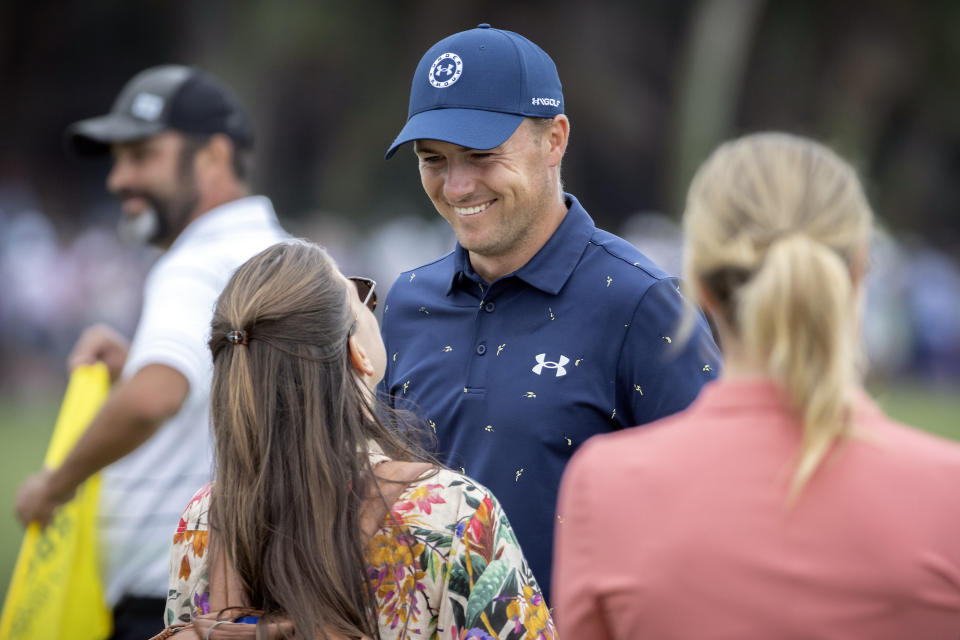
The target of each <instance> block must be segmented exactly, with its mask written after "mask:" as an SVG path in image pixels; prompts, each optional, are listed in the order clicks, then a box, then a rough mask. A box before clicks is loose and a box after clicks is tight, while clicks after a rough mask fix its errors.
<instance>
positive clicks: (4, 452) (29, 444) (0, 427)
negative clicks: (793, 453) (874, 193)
mask: <svg viewBox="0 0 960 640" xmlns="http://www.w3.org/2000/svg"><path fill="white" fill-rule="evenodd" d="M870 394H871V395H872V396H873V397H874V399H876V401H877V402H878V404H879V405H880V406H881V407H882V408H883V409H884V410H885V411H886V412H887V413H888V414H890V415H891V416H893V417H894V418H896V419H898V420H901V421H903V422H906V423H909V424H913V425H916V426H918V427H921V428H923V429H926V430H928V431H930V432H932V433H937V434H940V435H942V436H945V437H948V438H952V439H954V440H960V393H958V392H957V390H956V389H953V390H951V389H935V390H930V389H925V388H924V387H923V386H922V385H920V384H918V383H898V384H893V383H882V384H874V385H871V386H870ZM59 402H60V399H59V398H54V397H44V396H39V397H35V398H31V399H22V398H21V399H10V398H6V399H3V398H0V487H2V490H0V601H2V599H3V598H5V597H6V593H7V586H8V584H9V581H10V577H11V575H12V573H13V565H14V563H15V562H16V558H17V554H18V553H19V551H20V541H21V540H22V538H23V529H22V528H21V527H20V525H19V523H18V522H17V520H16V518H15V517H14V515H13V501H14V493H15V492H16V489H17V487H18V486H19V484H20V482H21V481H22V480H23V478H25V477H26V476H27V475H28V474H29V473H31V472H32V471H34V470H36V469H38V468H39V467H40V464H41V463H42V461H43V456H44V453H45V451H46V446H47V442H48V441H49V439H50V434H51V432H52V431H53V423H54V420H55V419H56V416H57V411H58V410H59ZM171 526H173V525H171Z"/></svg>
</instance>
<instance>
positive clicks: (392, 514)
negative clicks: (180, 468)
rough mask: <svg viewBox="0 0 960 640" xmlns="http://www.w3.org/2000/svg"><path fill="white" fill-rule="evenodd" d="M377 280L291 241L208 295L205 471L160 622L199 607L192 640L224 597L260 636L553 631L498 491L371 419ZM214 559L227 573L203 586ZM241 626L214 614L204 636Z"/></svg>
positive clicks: (376, 366) (177, 549)
mask: <svg viewBox="0 0 960 640" xmlns="http://www.w3.org/2000/svg"><path fill="white" fill-rule="evenodd" d="M374 286H375V283H373V281H371V280H367V279H364V278H350V279H348V278H345V277H344V276H343V275H341V274H340V273H339V271H338V270H337V268H336V266H335V265H334V264H333V262H332V260H331V259H330V258H329V257H328V256H327V255H326V253H325V252H324V251H323V250H322V249H320V248H319V247H317V246H315V245H312V244H308V243H305V242H294V243H288V244H278V245H275V246H273V247H271V248H269V249H267V250H266V251H264V252H262V253H260V254H259V255H257V256H255V257H254V258H252V259H251V260H249V261H248V262H247V263H245V264H244V265H243V266H241V267H240V268H239V269H238V270H237V272H236V273H235V274H234V276H233V278H232V279H231V281H230V283H229V284H228V285H227V287H226V289H225V290H224V292H223V294H222V295H221V296H220V299H219V300H218V302H217V307H216V311H215V314H214V319H213V324H212V330H211V338H210V348H211V350H212V351H213V359H214V375H213V388H212V393H211V400H212V423H213V431H214V436H215V440H216V472H215V478H216V480H215V482H214V483H213V484H212V485H208V486H207V487H204V488H203V489H202V490H201V491H199V492H198V493H197V495H196V496H195V497H194V499H193V501H192V502H191V503H190V505H189V506H188V507H187V509H186V511H185V513H184V515H183V518H182V519H181V521H180V526H179V527H178V529H177V533H176V535H175V538H174V546H173V551H172V555H171V573H170V597H169V600H168V603H167V612H166V620H165V622H166V623H167V624H168V625H172V624H175V623H177V622H189V621H191V620H197V619H199V620H201V621H202V622H203V623H202V625H199V624H198V627H197V628H198V629H199V630H200V632H201V637H202V634H203V633H207V629H209V628H210V626H211V619H216V620H232V618H231V617H229V615H228V614H229V612H223V613H220V609H221V608H223V606H225V605H245V606H249V607H252V608H255V609H258V610H260V611H261V612H262V613H261V615H260V616H259V621H258V622H257V627H260V628H261V629H262V630H263V631H266V632H269V633H270V634H272V635H271V636H270V637H275V636H283V637H286V636H285V635H284V634H286V633H291V632H293V631H295V637H298V638H314V637H327V638H343V637H347V638H360V637H368V638H411V639H419V638H436V637H439V636H440V635H441V634H442V637H443V638H507V637H517V636H516V634H518V633H520V634H523V633H526V634H527V636H526V637H530V638H541V637H543V638H552V637H553V623H552V621H551V619H550V615H549V612H548V610H547V608H546V606H545V604H544V603H543V599H542V597H541V596H540V591H539V588H538V586H537V584H536V582H535V580H534V578H533V575H532V573H531V572H530V570H529V568H528V567H527V564H526V562H525V560H524V557H523V554H522V552H521V550H520V548H519V546H518V545H517V542H516V538H515V537H514V535H513V532H512V530H511V528H510V525H509V523H508V522H507V519H506V517H505V516H504V514H503V512H502V511H501V509H500V506H499V504H498V503H497V501H496V499H495V498H494V497H493V496H492V495H491V494H490V493H489V492H488V491H487V490H486V489H485V488H484V487H482V486H480V485H478V484H476V483H475V482H473V481H472V480H470V479H469V478H467V477H465V476H462V475H460V474H456V473H453V472H451V471H449V470H447V469H442V468H438V467H437V466H436V465H435V464H434V463H432V462H431V461H430V460H429V459H428V458H426V457H425V456H424V455H423V454H421V453H420V450H419V449H418V448H417V447H416V446H415V445H414V444H413V443H412V440H411V439H410V438H409V437H408V435H409V434H411V433H412V432H413V431H412V430H411V428H410V427H404V429H398V428H396V426H395V425H393V424H385V423H384V421H383V420H382V418H381V417H379V416H382V415H387V414H388V410H386V409H384V408H383V407H381V406H380V405H379V404H378V403H377V402H376V400H375V394H374V391H373V390H374V388H375V386H376V384H377V383H378V382H379V380H380V378H381V377H382V376H383V371H384V367H385V363H386V356H385V353H384V348H383V342H382V341H381V339H380V333H379V331H378V328H377V321H376V318H375V317H374V315H373V313H372V311H373V308H374V307H375V305H376V294H375V293H374ZM211 534H212V535H211ZM211 550H214V551H211ZM218 554H219V555H218ZM221 558H222V559H221ZM218 563H223V564H225V565H226V566H228V567H230V569H232V572H231V571H227V572H226V575H227V576H228V578H227V579H223V584H221V583H219V582H218V583H217V584H214V587H215V588H214V589H211V582H212V581H214V582H217V581H220V580H221V578H217V577H216V576H217V575H220V576H221V577H222V576H223V575H224V572H219V571H218V572H215V571H214V569H215V568H216V567H218V566H220V565H218ZM229 578H232V580H231V579H229ZM227 585H229V586H231V587H232V591H233V593H232V594H230V593H229V591H230V590H231V589H229V588H228V589H227V591H228V596H227V598H228V599H229V601H226V602H224V601H223V596H222V595H221V596H220V597H219V600H220V602H214V603H213V606H212V607H211V602H210V598H211V591H216V588H217V587H218V588H219V591H220V593H221V594H222V592H223V591H224V587H225V586H227ZM237 591H239V592H240V593H239V594H237ZM201 616H204V617H202V618H201ZM253 630H254V625H244V624H243V623H236V624H234V623H218V625H217V626H216V627H215V628H213V630H212V632H211V633H209V637H210V638H212V639H216V638H217V637H218V634H221V633H222V634H224V637H234V636H233V635H230V636H227V635H226V634H227V633H231V634H236V633H239V632H243V631H248V632H249V634H250V637H253ZM258 637H259V636H258Z"/></svg>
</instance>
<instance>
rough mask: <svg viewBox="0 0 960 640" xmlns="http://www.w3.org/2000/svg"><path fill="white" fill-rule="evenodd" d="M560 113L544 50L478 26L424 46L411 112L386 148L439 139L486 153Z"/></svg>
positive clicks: (553, 70)
mask: <svg viewBox="0 0 960 640" xmlns="http://www.w3.org/2000/svg"><path fill="white" fill-rule="evenodd" d="M559 113H563V88H562V87H561V85H560V76H558V75H557V67H556V65H555V64H554V63H553V60H551V59H550V56H548V55H547V54H546V52H545V51H544V50H543V49H541V48H540V47H538V46H537V45H535V44H534V43H532V42H530V41H529V40H527V39H526V38H524V37H523V36H521V35H520V34H517V33H513V32H512V31H504V30H502V29H493V28H491V27H490V25H489V24H481V25H479V26H478V27H477V28H476V29H470V30H469V31H461V32H460V33H455V34H453V35H452V36H449V37H446V38H444V39H443V40H441V41H440V42H438V43H437V44H435V45H433V46H432V47H430V49H429V50H428V51H427V53H426V54H424V56H423V58H421V59H420V64H418V65H417V71H416V73H414V75H413V86H411V87H410V109H409V111H408V112H407V124H406V125H404V127H403V129H402V130H401V131H400V135H398V136H397V138H396V140H394V141H393V144H391V145H390V148H389V149H387V155H386V157H387V158H390V156H392V155H393V154H394V152H395V151H396V150H397V148H398V147H399V146H400V145H402V144H405V143H407V142H410V141H412V140H421V139H427V140H440V141H442V142H450V143H452V144H456V145H460V146H461V147H467V148H469V149H492V148H494V147H496V146H499V145H501V144H503V143H504V142H505V141H506V140H507V138H509V137H510V136H512V135H513V132H514V131H516V130H517V127H519V126H520V123H521V122H523V119H524V118H526V117H528V116H530V117H534V118H552V117H554V116H555V115H557V114H559Z"/></svg>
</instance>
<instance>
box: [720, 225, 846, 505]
mask: <svg viewBox="0 0 960 640" xmlns="http://www.w3.org/2000/svg"><path fill="white" fill-rule="evenodd" d="M852 295H853V292H852V285H851V282H850V274H849V271H848V270H847V268H846V266H845V265H844V264H843V262H842V261H841V260H840V258H839V256H837V254H836V253H834V252H833V251H832V250H830V249H828V248H826V247H824V246H823V245H822V244H819V243H818V242H816V241H814V240H812V239H810V238H809V237H808V236H805V235H801V234H793V235H790V236H787V237H785V238H783V239H780V240H777V241H776V242H774V243H773V244H772V245H771V246H770V248H769V249H768V251H767V255H766V257H765V259H764V260H763V263H762V265H761V266H760V269H759V270H758V271H757V273H756V274H755V275H754V277H753V278H752V279H751V280H749V281H748V282H747V283H746V284H745V285H744V286H743V287H741V289H740V290H739V292H738V294H737V297H736V298H737V299H736V322H737V326H738V327H739V329H740V337H741V341H742V343H743V345H744V347H745V349H746V351H747V353H748V354H750V355H751V356H752V357H753V358H754V359H755V360H756V361H758V362H763V363H765V365H766V368H767V371H768V373H769V375H770V376H771V377H772V378H773V379H774V380H775V381H776V382H777V383H779V385H780V387H781V388H782V389H783V390H784V391H785V392H786V395H787V397H788V398H789V399H790V401H791V402H792V404H793V405H794V407H796V408H797V409H798V411H799V413H800V414H801V416H802V423H803V432H802V447H801V453H800V456H799V460H798V462H797V465H796V468H795V471H794V475H793V479H792V481H791V485H790V493H791V495H793V496H795V495H797V494H798V493H799V492H800V490H801V489H802V487H803V486H804V485H805V484H806V482H807V480H809V478H810V476H811V475H812V474H813V472H814V471H815V470H816V468H817V466H818V465H819V464H820V461H821V460H823V458H824V456H825V455H826V454H827V451H829V449H830V446H831V444H832V443H833V442H834V441H835V440H836V439H837V438H838V437H840V436H842V435H844V434H845V433H846V432H847V430H848V429H849V424H850V421H849V415H848V410H847V403H848V394H849V391H850V387H851V383H852V381H853V380H855V377H856V370H855V367H854V363H855V357H854V351H855V350H854V347H853V345H854V343H855V340H856V337H855V333H854V319H853V317H852V313H853V306H852V305H851V299H852Z"/></svg>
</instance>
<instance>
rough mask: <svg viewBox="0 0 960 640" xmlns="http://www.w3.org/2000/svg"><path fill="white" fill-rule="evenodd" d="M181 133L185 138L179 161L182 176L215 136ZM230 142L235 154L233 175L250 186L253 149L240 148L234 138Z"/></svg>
mask: <svg viewBox="0 0 960 640" xmlns="http://www.w3.org/2000/svg"><path fill="white" fill-rule="evenodd" d="M179 133H180V135H181V136H183V146H182V147H181V148H180V159H179V163H180V164H179V167H180V173H181V176H182V175H183V174H185V173H186V172H187V170H188V169H187V167H189V166H190V163H191V162H192V161H193V158H194V156H196V155H197V152H198V151H200V149H202V148H203V147H205V146H206V145H207V143H208V142H210V135H213V134H196V133H183V132H179ZM230 142H232V143H233V154H232V158H231V166H232V167H233V174H234V176H235V177H236V178H237V180H238V181H240V182H242V183H243V184H247V185H248V184H250V177H251V175H252V174H253V149H251V148H250V147H241V146H239V145H238V144H237V141H236V140H234V139H233V138H230Z"/></svg>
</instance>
